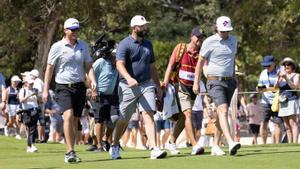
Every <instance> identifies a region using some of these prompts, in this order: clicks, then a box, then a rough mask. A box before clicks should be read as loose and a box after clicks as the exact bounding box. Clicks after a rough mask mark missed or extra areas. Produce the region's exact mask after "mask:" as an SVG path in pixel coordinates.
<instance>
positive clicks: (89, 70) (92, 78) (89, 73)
mask: <svg viewBox="0 0 300 169" xmlns="http://www.w3.org/2000/svg"><path fill="white" fill-rule="evenodd" d="M85 72H86V73H87V76H88V79H89V80H90V82H91V89H92V91H95V90H96V86H97V84H96V77H95V72H94V69H92V63H89V62H85Z"/></svg>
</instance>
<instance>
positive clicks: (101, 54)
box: [92, 34, 116, 60]
mask: <svg viewBox="0 0 300 169" xmlns="http://www.w3.org/2000/svg"><path fill="white" fill-rule="evenodd" d="M105 37H106V35H105V34H102V35H101V36H100V37H99V38H98V39H97V40H96V42H95V45H93V46H92V56H93V59H94V60H97V59H99V58H104V59H110V58H112V56H113V54H112V52H113V50H114V49H115V48H116V41H115V40H106V38H105Z"/></svg>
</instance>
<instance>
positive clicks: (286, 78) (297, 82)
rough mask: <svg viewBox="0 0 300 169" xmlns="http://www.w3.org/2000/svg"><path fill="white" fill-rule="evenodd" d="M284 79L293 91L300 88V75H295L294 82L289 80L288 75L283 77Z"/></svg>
mask: <svg viewBox="0 0 300 169" xmlns="http://www.w3.org/2000/svg"><path fill="white" fill-rule="evenodd" d="M282 78H284V79H285V81H286V82H287V84H288V85H289V86H290V87H291V88H292V89H297V88H298V87H299V74H296V75H294V80H293V81H292V80H291V79H289V78H288V77H287V76H286V75H282Z"/></svg>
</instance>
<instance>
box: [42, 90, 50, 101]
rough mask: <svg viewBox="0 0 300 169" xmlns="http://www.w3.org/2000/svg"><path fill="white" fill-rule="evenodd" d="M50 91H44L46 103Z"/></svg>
mask: <svg viewBox="0 0 300 169" xmlns="http://www.w3.org/2000/svg"><path fill="white" fill-rule="evenodd" d="M48 97H49V93H48V91H44V92H43V102H44V103H46V102H47V101H48Z"/></svg>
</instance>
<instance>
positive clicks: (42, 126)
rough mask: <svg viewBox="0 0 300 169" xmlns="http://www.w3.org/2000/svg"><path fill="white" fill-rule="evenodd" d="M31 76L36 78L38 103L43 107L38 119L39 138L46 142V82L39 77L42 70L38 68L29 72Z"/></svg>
mask: <svg viewBox="0 0 300 169" xmlns="http://www.w3.org/2000/svg"><path fill="white" fill-rule="evenodd" d="M29 75H30V77H31V78H32V79H33V80H34V83H33V86H32V88H34V89H36V90H37V91H38V104H39V107H40V108H41V112H40V113H41V114H40V115H39V120H38V139H39V141H40V143H45V142H46V138H45V125H46V122H45V114H44V104H43V100H42V95H43V89H44V82H43V81H42V80H41V79H40V78H39V76H40V72H39V71H38V70H37V69H32V70H31V71H30V73H29Z"/></svg>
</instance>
